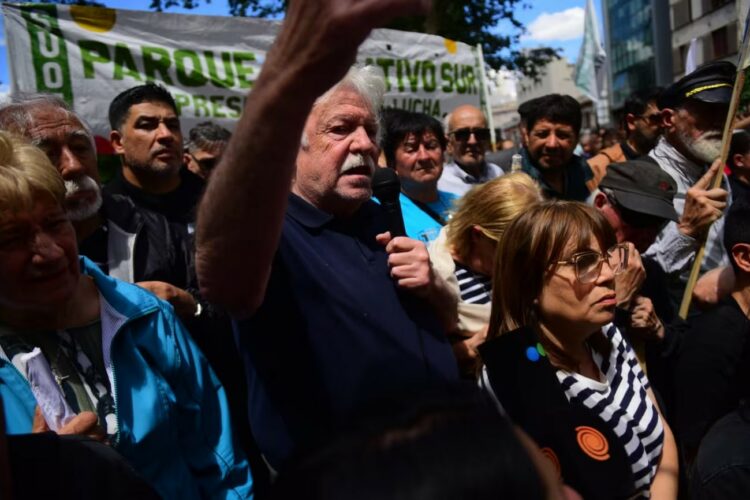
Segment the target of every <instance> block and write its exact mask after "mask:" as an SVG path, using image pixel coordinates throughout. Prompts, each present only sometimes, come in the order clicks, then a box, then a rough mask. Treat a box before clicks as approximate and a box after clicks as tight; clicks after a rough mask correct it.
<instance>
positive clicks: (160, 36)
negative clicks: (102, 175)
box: [3, 4, 482, 137]
mask: <svg viewBox="0 0 750 500" xmlns="http://www.w3.org/2000/svg"><path fill="white" fill-rule="evenodd" d="M3 15H4V19H5V33H6V40H7V45H8V54H9V66H10V71H11V93H16V92H48V93H54V94H57V95H59V96H61V97H62V98H63V99H65V100H66V101H67V102H68V103H70V104H71V105H72V106H73V108H74V109H75V110H76V111H77V112H79V113H80V114H81V115H82V116H83V117H84V118H85V119H86V120H87V121H88V122H89V124H90V125H91V127H92V128H93V130H94V132H95V134H96V135H99V136H102V137H108V135H109V124H108V121H107V110H108V108H109V103H110V101H111V100H112V98H114V97H115V96H116V95H117V94H119V93H120V92H122V91H123V90H126V89H128V88H130V87H133V86H135V85H139V84H142V83H144V82H146V81H149V80H153V81H156V82H159V83H161V84H163V85H165V86H166V87H167V88H168V89H169V91H170V92H171V93H172V95H173V96H174V98H175V100H176V102H177V105H178V107H179V114H180V117H181V121H182V128H183V132H184V133H187V131H188V130H189V129H190V128H191V127H192V126H194V125H195V124H196V123H198V122H201V121H205V120H213V121H215V122H217V123H219V124H221V125H223V126H225V127H227V128H229V129H232V128H233V127H234V122H235V121H236V119H237V118H238V117H239V115H240V112H241V111H242V108H243V103H244V99H245V96H246V95H247V92H248V91H250V90H251V89H252V86H253V82H254V81H255V80H256V78H257V77H258V74H259V72H260V71H261V68H262V65H263V61H264V60H265V57H266V53H267V51H268V49H269V48H270V46H271V44H272V43H273V40H274V37H275V36H276V33H277V31H278V28H279V26H280V24H279V22H277V21H268V20H262V19H252V18H238V17H217V16H193V15H182V14H163V13H153V12H141V11H131V10H114V9H104V8H97V7H84V6H75V5H73V6H63V5H53V4H30V5H10V4H3ZM357 60H358V62H359V63H368V64H373V65H375V66H376V67H378V68H380V69H381V71H382V72H383V74H384V76H385V77H386V87H387V94H386V100H385V106H386V107H398V108H405V109H409V110H412V111H420V112H424V113H428V114H431V115H433V116H436V117H442V116H443V115H444V114H445V113H448V112H449V111H451V110H452V109H453V108H455V107H456V106H458V105H460V104H474V105H476V106H479V104H480V93H481V80H480V78H479V70H480V68H482V65H481V64H479V61H478V58H477V56H476V54H475V50H474V48H472V47H470V46H469V45H466V44H464V43H460V42H454V41H451V40H447V39H444V38H442V37H439V36H434V35H425V34H420V33H409V32H402V31H394V30H376V31H374V32H373V33H372V35H371V36H370V38H369V39H368V40H367V41H366V42H365V43H364V44H363V45H362V47H361V48H360V51H359V54H358V57H357Z"/></svg>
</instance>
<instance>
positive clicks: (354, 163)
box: [341, 153, 375, 175]
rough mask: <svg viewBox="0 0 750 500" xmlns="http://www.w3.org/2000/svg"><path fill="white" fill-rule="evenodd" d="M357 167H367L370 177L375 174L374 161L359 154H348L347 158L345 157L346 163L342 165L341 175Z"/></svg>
mask: <svg viewBox="0 0 750 500" xmlns="http://www.w3.org/2000/svg"><path fill="white" fill-rule="evenodd" d="M359 167H367V168H369V169H370V175H372V174H374V173H375V160H373V159H372V158H371V157H369V156H365V155H363V154H361V153H359V154H353V153H349V156H347V157H346V161H344V165H342V167H341V173H342V174H343V173H345V172H348V171H349V170H352V169H354V168H359Z"/></svg>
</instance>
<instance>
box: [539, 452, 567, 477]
mask: <svg viewBox="0 0 750 500" xmlns="http://www.w3.org/2000/svg"><path fill="white" fill-rule="evenodd" d="M539 451H541V452H542V455H544V457H545V458H546V459H547V460H549V461H550V462H552V467H553V468H554V469H555V473H556V474H557V479H560V477H562V470H561V469H560V460H559V459H558V458H557V455H555V452H554V451H552V448H547V447H544V448H542V449H541V450H539Z"/></svg>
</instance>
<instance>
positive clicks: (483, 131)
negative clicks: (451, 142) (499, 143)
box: [448, 127, 490, 142]
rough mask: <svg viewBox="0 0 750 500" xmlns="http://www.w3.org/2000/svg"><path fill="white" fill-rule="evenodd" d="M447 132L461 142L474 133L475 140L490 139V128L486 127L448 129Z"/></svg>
mask: <svg viewBox="0 0 750 500" xmlns="http://www.w3.org/2000/svg"><path fill="white" fill-rule="evenodd" d="M448 134H449V135H452V136H453V137H455V138H456V140H457V141H461V142H465V141H468V140H469V137H471V135H472V134H474V138H475V139H476V140H477V142H481V141H489V140H490V129H488V128H474V127H465V128H457V129H456V130H452V131H450V132H449V133H448Z"/></svg>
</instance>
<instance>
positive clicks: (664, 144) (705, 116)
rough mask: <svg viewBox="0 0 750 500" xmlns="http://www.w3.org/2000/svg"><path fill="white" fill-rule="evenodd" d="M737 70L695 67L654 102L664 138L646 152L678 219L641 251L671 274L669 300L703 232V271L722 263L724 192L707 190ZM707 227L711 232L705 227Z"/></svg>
mask: <svg viewBox="0 0 750 500" xmlns="http://www.w3.org/2000/svg"><path fill="white" fill-rule="evenodd" d="M735 74H736V68H735V66H734V65H733V64H732V63H729V62H725V61H720V62H714V63H709V64H705V65H703V66H701V67H700V68H698V69H696V70H695V71H693V72H692V73H690V74H689V75H686V76H685V77H684V78H682V79H681V80H679V81H677V82H675V83H674V84H672V85H671V86H670V87H668V88H667V89H666V90H665V91H664V92H663V93H662V94H661V95H660V96H659V100H658V105H659V108H660V109H661V113H662V120H663V128H664V136H663V137H662V138H661V139H660V140H659V142H658V143H657V145H656V147H655V148H654V149H653V150H652V151H651V153H649V156H650V157H651V158H653V159H654V160H655V161H656V162H657V163H658V164H659V166H660V167H661V168H662V170H664V171H665V172H666V173H667V174H669V175H670V176H671V177H672V179H674V181H675V183H676V184H677V194H676V195H675V198H674V207H675V209H676V210H677V213H678V214H680V220H679V221H678V222H676V223H670V224H668V225H667V226H666V227H665V228H664V229H663V230H662V231H661V232H660V233H659V235H658V236H657V238H656V241H655V242H654V244H653V245H652V246H651V247H650V248H649V249H648V251H647V252H646V255H647V256H650V257H652V258H654V259H655V260H656V261H657V262H658V263H659V265H660V266H661V267H662V268H663V269H664V271H666V272H667V273H668V274H669V275H670V278H671V279H670V281H671V283H670V285H671V287H670V288H671V290H670V291H671V293H672V297H673V300H675V301H679V300H680V299H681V297H682V290H683V289H684V286H685V283H686V282H687V276H688V274H689V271H690V266H691V264H692V261H693V259H694V256H695V253H696V251H697V249H698V246H699V241H700V239H701V238H700V237H701V236H702V235H703V234H705V231H707V230H708V231H709V233H708V242H707V245H706V256H705V258H704V260H703V263H702V270H703V272H705V271H707V270H709V269H713V268H715V267H718V266H720V265H722V264H727V263H728V261H727V259H726V253H725V251H724V249H723V247H722V244H721V235H722V232H723V221H722V219H721V215H722V213H723V210H724V208H725V207H726V205H727V198H728V193H727V191H726V190H724V189H721V188H717V189H711V187H710V185H711V180H712V178H713V176H714V174H715V172H717V171H718V169H719V168H720V165H718V163H715V164H714V165H713V166H712V167H711V169H710V170H709V171H708V172H706V167H707V166H708V165H709V164H711V162H713V161H714V160H716V159H717V158H718V156H719V154H720V150H721V134H722V129H723V127H724V122H725V120H726V116H727V113H728V108H729V101H730V99H731V94H732V87H733V85H734V78H735ZM709 228H710V229H709Z"/></svg>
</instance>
